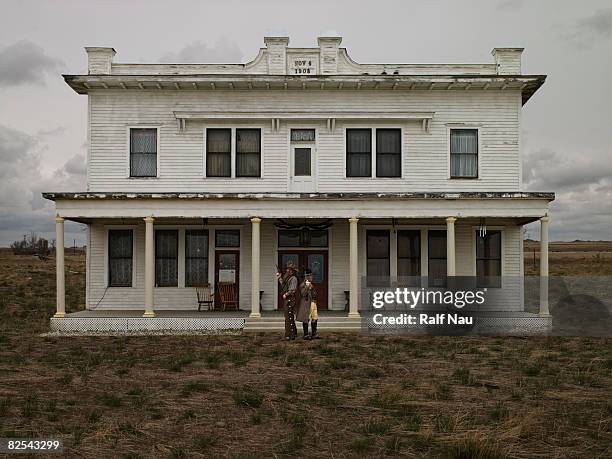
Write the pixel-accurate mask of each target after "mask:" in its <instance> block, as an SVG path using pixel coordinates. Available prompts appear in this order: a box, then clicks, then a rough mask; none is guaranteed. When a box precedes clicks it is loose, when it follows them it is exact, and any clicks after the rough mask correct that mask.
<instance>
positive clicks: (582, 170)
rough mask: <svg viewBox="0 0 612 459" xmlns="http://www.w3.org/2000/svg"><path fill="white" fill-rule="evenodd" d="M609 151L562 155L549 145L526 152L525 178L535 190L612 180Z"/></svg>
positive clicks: (564, 187) (584, 185)
mask: <svg viewBox="0 0 612 459" xmlns="http://www.w3.org/2000/svg"><path fill="white" fill-rule="evenodd" d="M609 157H610V152H605V151H602V152H594V151H591V152H575V153H571V154H568V155H562V154H560V153H558V152H555V151H552V150H550V149H545V148H544V149H540V150H537V151H534V152H526V154H525V158H524V160H523V181H524V182H525V185H526V186H527V187H528V188H529V189H532V190H537V191H550V190H578V189H582V188H584V187H592V186H595V185H600V184H602V183H606V182H612V162H610V160H609Z"/></svg>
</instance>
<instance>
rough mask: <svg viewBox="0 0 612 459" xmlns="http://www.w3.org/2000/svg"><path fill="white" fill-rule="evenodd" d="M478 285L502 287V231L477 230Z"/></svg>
mask: <svg viewBox="0 0 612 459" xmlns="http://www.w3.org/2000/svg"><path fill="white" fill-rule="evenodd" d="M476 285H477V286H478V287H492V288H499V287H501V231H487V233H486V234H485V235H481V234H480V233H479V232H478V231H477V232H476Z"/></svg>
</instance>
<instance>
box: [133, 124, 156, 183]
mask: <svg viewBox="0 0 612 459" xmlns="http://www.w3.org/2000/svg"><path fill="white" fill-rule="evenodd" d="M130 177H157V129H156V128H131V129H130Z"/></svg>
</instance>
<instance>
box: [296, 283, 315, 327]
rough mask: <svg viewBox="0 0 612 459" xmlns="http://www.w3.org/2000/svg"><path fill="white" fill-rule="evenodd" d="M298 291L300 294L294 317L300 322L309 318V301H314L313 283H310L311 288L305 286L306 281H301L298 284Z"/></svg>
mask: <svg viewBox="0 0 612 459" xmlns="http://www.w3.org/2000/svg"><path fill="white" fill-rule="evenodd" d="M311 285H312V284H311ZM298 291H299V293H300V296H299V304H298V309H297V314H296V315H295V318H296V319H297V320H299V321H300V322H308V321H309V320H310V303H311V302H312V301H316V299H317V292H316V289H315V286H314V285H312V288H310V289H309V288H308V287H307V286H306V282H302V283H301V284H300V287H299V289H298Z"/></svg>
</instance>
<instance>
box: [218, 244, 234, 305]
mask: <svg viewBox="0 0 612 459" xmlns="http://www.w3.org/2000/svg"><path fill="white" fill-rule="evenodd" d="M239 281H240V252H239V251H237V250H217V251H216V253H215V308H219V307H220V306H221V297H220V296H219V283H226V284H233V288H234V291H235V294H236V298H240V282H239Z"/></svg>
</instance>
